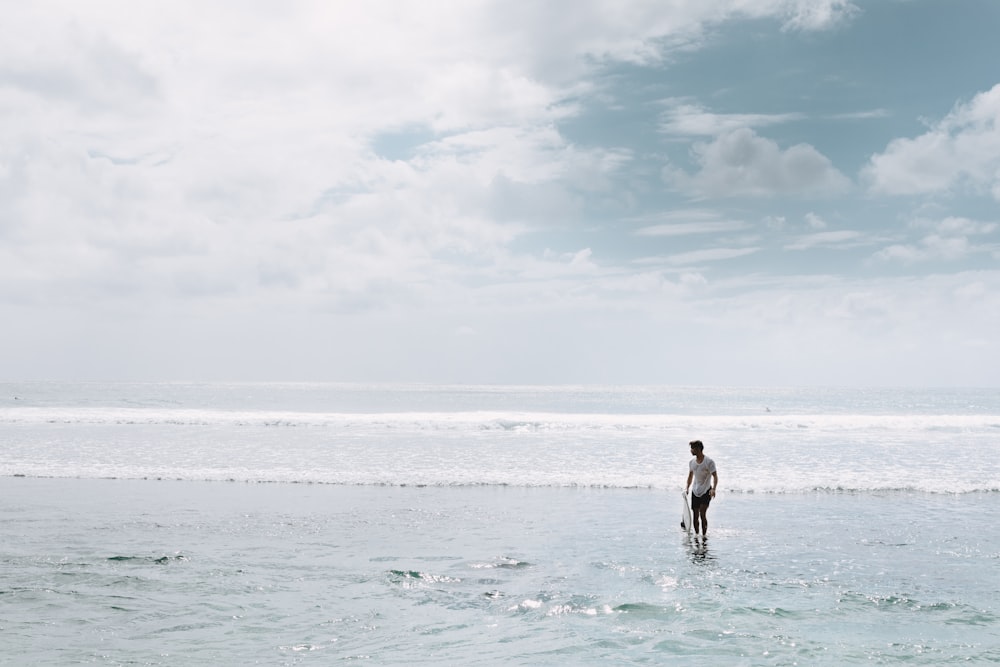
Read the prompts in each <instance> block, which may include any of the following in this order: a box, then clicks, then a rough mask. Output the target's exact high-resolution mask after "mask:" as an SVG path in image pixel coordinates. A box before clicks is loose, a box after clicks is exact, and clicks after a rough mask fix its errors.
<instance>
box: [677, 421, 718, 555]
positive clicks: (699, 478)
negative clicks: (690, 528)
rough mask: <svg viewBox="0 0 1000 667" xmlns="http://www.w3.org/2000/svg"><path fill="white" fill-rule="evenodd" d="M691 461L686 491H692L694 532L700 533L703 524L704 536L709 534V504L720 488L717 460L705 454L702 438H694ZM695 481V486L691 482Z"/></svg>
mask: <svg viewBox="0 0 1000 667" xmlns="http://www.w3.org/2000/svg"><path fill="white" fill-rule="evenodd" d="M690 445H691V455H692V456H693V457H694V458H693V459H691V463H690V464H689V465H688V467H689V468H690V472H688V481H687V487H686V488H685V489H684V493H685V494H687V492H688V490H689V489H690V491H691V514H692V523H694V534H695V535H697V534H698V526H699V525H700V526H701V534H702V536H704V535H707V534H708V516H707V515H708V504H709V503H710V502H712V498H714V497H715V490H716V489H717V488H719V474H718V473H717V472H716V471H715V461H713V460H712V459H710V458H708V457H707V456H705V445H703V444H702V443H701V440H692V441H691V443H690ZM692 482H694V486H693V487H692V486H691V483H692Z"/></svg>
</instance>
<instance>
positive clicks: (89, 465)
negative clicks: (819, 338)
mask: <svg viewBox="0 0 1000 667" xmlns="http://www.w3.org/2000/svg"><path fill="white" fill-rule="evenodd" d="M696 438H697V439H700V440H702V441H703V442H704V443H705V452H706V454H708V455H709V456H711V457H712V458H714V459H715V461H716V463H717V464H718V468H719V477H720V492H719V495H718V497H717V498H716V499H715V500H714V501H713V503H712V506H711V509H710V511H709V534H708V536H707V538H705V539H704V540H702V539H692V538H690V537H689V536H688V535H687V534H686V532H684V531H683V530H681V528H680V525H679V521H680V507H681V503H682V498H681V497H680V496H681V492H682V490H683V488H684V483H685V481H686V477H687V464H688V460H689V459H690V454H689V451H688V445H687V443H688V442H689V441H690V440H692V439H696ZM0 453H2V456H0V534H2V536H3V539H2V543H0V664H12V665H27V664H31V665H66V664H80V663H88V664H107V665H133V664H142V665H202V664H204V665H209V664H211V665H218V664H225V665H244V664H264V665H298V664H315V665H326V664H335V663H336V664H339V663H341V662H344V661H348V662H353V661H357V662H362V663H368V664H379V665H393V664H428V663H435V664H448V665H495V664H505V665H506V664H514V665H586V664H621V665H633V664H636V665H639V664H675V663H677V664H681V663H683V664H689V665H719V664H725V665H857V664H865V665H872V664H893V665H895V664H907V665H910V664H913V665H942V664H964V665H968V664H995V663H1000V522H998V519H1000V390H997V389H890V388H877V389H875V388H871V389H857V388H811V389H802V388H752V387H740V388H735V387H730V388H705V387H615V386H600V387H598V386H558V387H534V386H523V387H517V386H437V385H347V384H279V383H261V384H246V383H244V384H224V383H202V384H193V383H192V384H184V383H171V384H155V383H150V384H124V383H65V382H62V383H61V382H29V383H9V382H8V383H0Z"/></svg>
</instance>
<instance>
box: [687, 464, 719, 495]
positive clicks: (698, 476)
mask: <svg viewBox="0 0 1000 667" xmlns="http://www.w3.org/2000/svg"><path fill="white" fill-rule="evenodd" d="M691 472H693V473H694V479H693V480H692V481H691V492H692V493H693V494H694V495H696V496H703V495H705V494H706V493H708V492H709V491H710V490H711V488H712V473H713V472H715V461H713V460H712V459H710V458H708V457H707V456H706V457H705V458H703V459H702V460H701V463H698V457H697V456H695V457H694V458H692V459H691Z"/></svg>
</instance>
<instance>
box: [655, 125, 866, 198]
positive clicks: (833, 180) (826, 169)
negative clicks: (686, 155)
mask: <svg viewBox="0 0 1000 667" xmlns="http://www.w3.org/2000/svg"><path fill="white" fill-rule="evenodd" d="M692 156H693V158H694V160H695V161H696V162H697V163H698V166H699V170H698V171H697V172H696V173H694V174H693V175H691V174H688V173H686V172H684V171H683V170H681V169H678V168H675V167H672V166H669V165H668V166H667V167H666V168H664V170H663V177H664V179H665V180H666V181H667V183H668V184H670V185H672V186H673V187H675V188H677V189H678V190H680V191H682V192H685V193H688V194H691V195H693V196H710V197H733V196H751V197H767V196H774V195H779V194H784V195H800V196H828V195H832V194H836V193H838V192H843V191H844V190H846V189H847V188H848V187H849V182H848V180H847V179H846V178H845V177H844V176H843V174H841V173H840V172H839V171H838V170H837V169H836V168H835V167H834V166H833V165H832V164H831V162H830V160H829V159H827V158H826V157H825V156H823V155H822V154H821V153H820V152H819V151H817V150H816V149H815V148H813V147H812V146H809V145H808V144H797V145H795V146H792V147H790V148H788V149H785V150H782V149H781V148H780V147H779V146H778V144H777V143H775V142H774V141H772V140H770V139H766V138H764V137H760V136H758V135H757V134H756V133H755V132H753V130H750V129H746V128H744V129H740V130H735V131H733V132H729V133H726V134H724V135H722V136H720V137H718V138H717V139H716V140H715V141H712V142H711V143H697V144H695V145H694V147H693V148H692Z"/></svg>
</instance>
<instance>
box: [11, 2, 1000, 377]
mask: <svg viewBox="0 0 1000 667" xmlns="http://www.w3.org/2000/svg"><path fill="white" fill-rule="evenodd" d="M0 12H2V13H0V17H2V20H0V379H5V380H32V379H63V380H95V381H96V380H130V381H305V382H314V381H332V382H420V383H498V384H665V385H744V386H774V385H803V386H825V385H835V386H998V384H1000V383H998V378H1000V335H998V332H1000V68H998V66H997V63H1000V40H998V39H996V34H997V31H998V29H1000V3H998V2H995V1H994V0H958V1H956V0H934V1H932V0H550V1H544V2H543V1H539V2H509V1H508V0H504V1H499V0H425V1H422V2H409V1H404V0H394V1H388V0H365V2H349V1H337V0H324V1H320V0H317V1H309V0H282V1H281V2H277V1H274V2H268V1H266V0H238V1H237V0H219V1H215V2H201V1H199V2H190V1H188V0H173V1H172V2H170V3H164V2H153V1H151V0H88V1H87V2H77V1H76V0H68V1H57V0H34V1H33V2H30V3H21V2H5V3H3V5H2V8H0Z"/></svg>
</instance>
